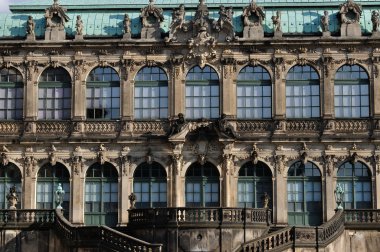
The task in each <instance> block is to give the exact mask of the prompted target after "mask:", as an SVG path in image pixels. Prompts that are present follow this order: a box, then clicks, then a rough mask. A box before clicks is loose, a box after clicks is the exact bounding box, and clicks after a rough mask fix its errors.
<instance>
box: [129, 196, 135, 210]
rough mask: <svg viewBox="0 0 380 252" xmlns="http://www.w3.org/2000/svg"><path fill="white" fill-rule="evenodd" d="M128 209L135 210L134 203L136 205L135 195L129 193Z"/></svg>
mask: <svg viewBox="0 0 380 252" xmlns="http://www.w3.org/2000/svg"><path fill="white" fill-rule="evenodd" d="M128 199H129V204H130V207H129V209H135V208H136V207H135V203H136V194H134V193H131V194H129V196H128Z"/></svg>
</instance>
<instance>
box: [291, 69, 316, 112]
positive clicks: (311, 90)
mask: <svg viewBox="0 0 380 252" xmlns="http://www.w3.org/2000/svg"><path fill="white" fill-rule="evenodd" d="M319 107H320V106H319V76H318V73H317V72H316V71H315V70H314V68H312V67H311V66H307V65H306V66H294V67H292V68H291V69H290V70H289V72H288V74H287V75H286V117H287V118H313V117H319V116H320V109H319Z"/></svg>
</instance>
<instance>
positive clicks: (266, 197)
mask: <svg viewBox="0 0 380 252" xmlns="http://www.w3.org/2000/svg"><path fill="white" fill-rule="evenodd" d="M261 199H262V201H263V203H264V208H269V201H270V197H269V195H268V193H267V192H264V195H263V196H262V197H261Z"/></svg>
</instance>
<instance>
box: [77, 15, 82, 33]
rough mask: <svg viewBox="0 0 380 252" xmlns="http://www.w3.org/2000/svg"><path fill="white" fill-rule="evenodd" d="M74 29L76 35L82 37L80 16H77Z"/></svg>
mask: <svg viewBox="0 0 380 252" xmlns="http://www.w3.org/2000/svg"><path fill="white" fill-rule="evenodd" d="M75 28H76V29H77V35H83V21H82V18H81V16H80V15H78V16H77V22H76V23H75Z"/></svg>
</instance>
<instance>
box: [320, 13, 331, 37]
mask: <svg viewBox="0 0 380 252" xmlns="http://www.w3.org/2000/svg"><path fill="white" fill-rule="evenodd" d="M323 13H324V15H323V16H322V17H321V26H322V31H323V32H328V31H330V29H329V25H330V20H329V12H328V11H324V12H323Z"/></svg>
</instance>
